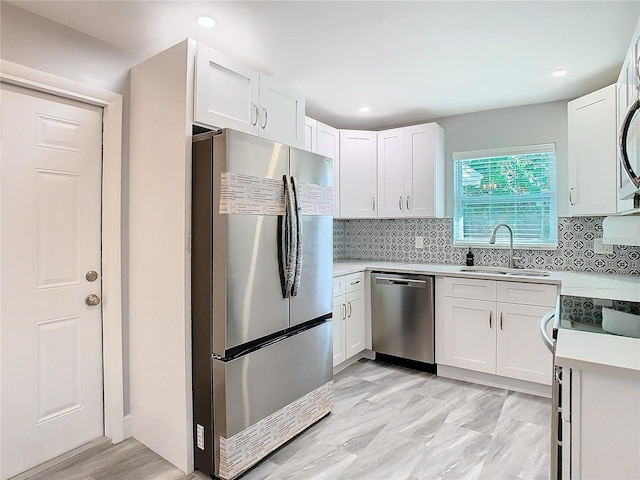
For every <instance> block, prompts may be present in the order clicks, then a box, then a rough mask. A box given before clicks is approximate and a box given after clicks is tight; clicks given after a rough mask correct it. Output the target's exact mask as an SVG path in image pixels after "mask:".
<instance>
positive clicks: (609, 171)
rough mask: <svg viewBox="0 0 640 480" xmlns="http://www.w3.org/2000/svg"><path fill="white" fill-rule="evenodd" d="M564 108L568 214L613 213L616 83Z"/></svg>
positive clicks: (615, 183)
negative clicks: (567, 157)
mask: <svg viewBox="0 0 640 480" xmlns="http://www.w3.org/2000/svg"><path fill="white" fill-rule="evenodd" d="M567 109H568V111H567V115H568V144H569V152H568V154H569V213H570V214H571V215H608V214H612V213H616V211H617V198H618V185H617V177H616V170H617V168H618V159H617V155H616V145H617V141H616V139H617V132H616V86H615V85H610V86H608V87H605V88H602V89H600V90H598V91H596V92H593V93H590V94H589V95H585V96H584V97H581V98H578V99H576V100H573V101H571V102H569V103H568V104H567Z"/></svg>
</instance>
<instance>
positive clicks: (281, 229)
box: [277, 215, 288, 298]
mask: <svg viewBox="0 0 640 480" xmlns="http://www.w3.org/2000/svg"><path fill="white" fill-rule="evenodd" d="M287 228H288V225H287V221H286V219H285V215H278V239H277V242H278V271H279V274H280V288H281V290H282V298H287V289H286V288H287V285H286V283H287V278H286V277H287V254H286V252H287V241H286V231H287Z"/></svg>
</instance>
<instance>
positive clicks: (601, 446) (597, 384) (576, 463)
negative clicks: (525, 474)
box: [562, 365, 640, 480]
mask: <svg viewBox="0 0 640 480" xmlns="http://www.w3.org/2000/svg"><path fill="white" fill-rule="evenodd" d="M562 379H563V382H562V471H563V478H566V479H567V480H571V479H579V478H585V479H587V478H588V479H603V480H604V479H607V480H608V479H614V478H615V479H637V478H640V408H638V405H640V372H638V371H637V370H635V371H632V370H626V369H622V368H615V367H602V366H600V368H593V369H592V367H590V366H588V365H585V367H584V369H575V368H571V369H569V368H563V369H562Z"/></svg>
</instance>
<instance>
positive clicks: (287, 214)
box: [281, 175, 297, 298]
mask: <svg viewBox="0 0 640 480" xmlns="http://www.w3.org/2000/svg"><path fill="white" fill-rule="evenodd" d="M283 179H284V208H285V211H284V229H283V232H282V233H283V235H284V239H285V241H284V242H283V243H284V252H283V253H284V255H283V258H282V259H281V262H283V263H284V266H283V265H281V269H282V270H283V272H284V287H283V292H282V297H283V298H289V297H290V296H291V288H292V287H293V281H294V276H295V259H296V251H297V232H296V224H295V221H294V212H293V201H294V200H293V188H292V187H291V181H290V180H289V177H288V176H287V175H284V176H283Z"/></svg>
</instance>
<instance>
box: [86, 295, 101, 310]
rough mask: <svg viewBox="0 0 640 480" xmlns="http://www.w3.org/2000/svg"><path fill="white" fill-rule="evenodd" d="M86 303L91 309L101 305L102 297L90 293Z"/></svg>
mask: <svg viewBox="0 0 640 480" xmlns="http://www.w3.org/2000/svg"><path fill="white" fill-rule="evenodd" d="M84 303H86V304H87V305H89V306H90V307H95V306H96V305H100V297H99V296H98V295H94V294H93V293H90V294H89V295H87V296H86V297H85V299H84Z"/></svg>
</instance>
